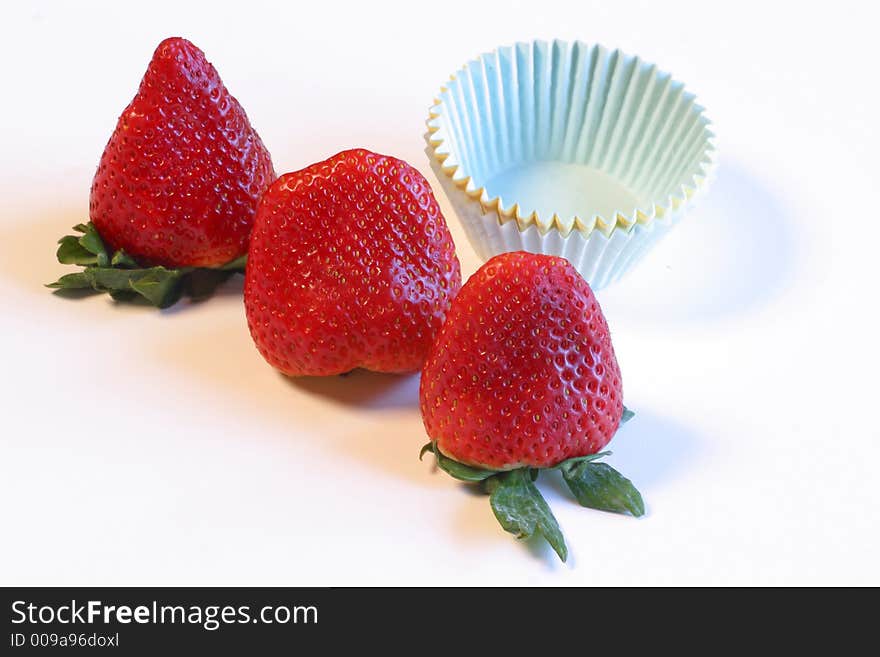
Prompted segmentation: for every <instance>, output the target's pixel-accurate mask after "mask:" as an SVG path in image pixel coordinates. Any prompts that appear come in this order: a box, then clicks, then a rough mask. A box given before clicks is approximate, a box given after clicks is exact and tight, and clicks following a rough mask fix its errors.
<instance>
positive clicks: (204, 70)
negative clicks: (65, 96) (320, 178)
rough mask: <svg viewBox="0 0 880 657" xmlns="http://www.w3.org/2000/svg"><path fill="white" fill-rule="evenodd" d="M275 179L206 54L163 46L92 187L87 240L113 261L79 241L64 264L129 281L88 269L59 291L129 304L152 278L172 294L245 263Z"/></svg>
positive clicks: (182, 45)
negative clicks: (195, 276)
mask: <svg viewBox="0 0 880 657" xmlns="http://www.w3.org/2000/svg"><path fill="white" fill-rule="evenodd" d="M274 178H275V172H274V170H273V168H272V160H271V158H270V157H269V153H268V151H267V150H266V148H265V146H263V142H262V141H261V140H260V137H259V135H257V133H256V132H255V131H254V129H253V128H252V127H251V125H250V122H249V121H248V117H247V115H246V114H245V112H244V110H243V109H242V107H241V105H239V103H238V101H237V100H235V98H233V97H232V96H231V95H230V94H229V92H228V91H227V89H226V87H225V86H224V85H223V82H222V81H221V80H220V76H219V75H218V74H217V71H216V70H215V69H214V67H213V66H212V65H211V64H210V63H208V61H207V60H206V59H205V55H204V53H203V52H202V51H201V50H199V49H198V48H196V46H194V45H193V44H192V43H190V42H189V41H187V40H186V39H182V38H170V39H165V40H164V41H163V42H162V43H160V44H159V47H158V48H156V51H155V53H154V54H153V59H152V61H151V62H150V65H149V67H148V68H147V72H146V73H145V74H144V77H143V80H142V81H141V84H140V88H139V90H138V92H137V95H135V97H134V99H133V100H132V101H131V103H129V105H128V107H126V108H125V110H124V111H123V112H122V115H121V116H120V117H119V121H118V122H117V124H116V129H115V130H114V132H113V134H112V135H111V137H110V141H109V142H108V143H107V146H106V147H105V149H104V154H103V155H102V156H101V161H100V164H99V165H98V171H97V173H96V174H95V178H94V181H93V182H92V189H91V198H90V201H89V214H90V217H91V224H90V225H88V226H83V229H84V230H80V232H84V233H85V234H90V233H92V232H94V233H96V234H97V237H98V238H99V239H100V241H101V242H102V244H103V246H104V251H105V252H106V254H107V255H108V257H109V261H106V260H108V258H102V257H101V253H100V252H99V251H96V249H92V250H89V248H88V247H87V246H86V245H83V244H80V246H81V247H83V248H81V249H77V247H76V245H75V244H74V241H76V242H79V240H80V239H81V238H79V237H77V236H68V237H67V238H63V240H64V239H66V240H67V244H68V248H67V251H66V252H65V253H62V250H61V249H59V260H61V261H62V262H68V263H73V264H85V265H90V266H92V267H97V268H98V269H108V268H109V269H117V270H122V273H120V272H119V271H117V272H109V273H108V272H102V271H94V270H93V269H87V270H86V271H85V272H82V274H81V275H79V276H77V275H73V276H72V278H67V279H66V282H67V285H64V284H61V285H58V284H56V287H93V288H94V289H97V290H107V291H113V292H116V293H117V296H119V295H122V296H125V294H126V293H129V294H136V293H140V290H139V289H138V284H139V283H142V282H143V281H142V279H143V278H144V277H145V276H147V277H148V279H147V280H148V282H149V281H158V284H160V285H161V286H164V287H169V288H174V287H175V286H177V284H178V283H180V282H181V281H182V280H183V279H184V277H185V276H186V275H187V274H189V273H191V270H193V269H195V268H217V267H221V266H223V265H226V264H227V263H229V262H230V261H233V260H235V259H236V258H239V257H241V256H243V255H244V254H245V253H246V251H247V243H248V236H249V234H250V230H251V226H252V223H253V216H254V213H255V211H256V207H257V203H258V201H259V198H260V195H261V194H262V193H263V191H264V190H265V189H266V187H268V186H269V184H270V183H271V182H272V181H273V180H274ZM92 228H93V229H94V230H92ZM78 230H79V227H78ZM62 243H63V242H62ZM114 252H116V253H119V254H120V255H119V256H117V257H116V261H117V262H116V263H113V262H112V260H113V255H115V253H114ZM62 256H64V257H65V259H62ZM80 261H82V262H80ZM105 261H106V262H105ZM184 268H186V269H188V270H187V271H183V272H181V271H180V270H181V269H184ZM236 268H238V269H240V266H236ZM131 270H135V271H134V273H132V271H131ZM64 281H65V279H61V280H60V281H59V283H63V282H64ZM140 287H144V285H140ZM176 291H178V292H179V290H176ZM142 296H145V295H142ZM162 300H164V301H167V300H168V299H160V301H162Z"/></svg>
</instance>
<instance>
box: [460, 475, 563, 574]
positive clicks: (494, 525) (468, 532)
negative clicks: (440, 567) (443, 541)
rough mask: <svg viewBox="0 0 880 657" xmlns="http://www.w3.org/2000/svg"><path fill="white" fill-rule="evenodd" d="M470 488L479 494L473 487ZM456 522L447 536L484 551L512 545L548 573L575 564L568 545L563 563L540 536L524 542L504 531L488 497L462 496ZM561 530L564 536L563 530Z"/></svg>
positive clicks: (478, 495) (481, 495)
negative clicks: (501, 545)
mask: <svg viewBox="0 0 880 657" xmlns="http://www.w3.org/2000/svg"><path fill="white" fill-rule="evenodd" d="M473 488H474V489H475V490H477V491H478V490H479V489H478V488H477V487H476V486H475V487H473ZM468 492H473V491H468ZM455 522H456V526H455V527H453V528H451V529H450V530H449V533H450V535H451V536H454V537H456V539H457V540H460V541H467V542H469V543H480V544H483V545H486V546H487V547H488V546H490V545H492V544H497V543H498V542H500V541H506V542H514V543H516V547H519V548H520V549H521V550H523V552H526V553H528V555H529V556H530V557H532V559H534V560H535V561H536V562H538V563H539V564H540V565H541V567H543V568H544V569H546V570H547V571H549V572H556V571H560V570H564V569H570V568H572V567H573V566H574V564H575V561H574V556H573V555H572V546H571V544H568V561H567V562H565V563H563V562H562V561H560V559H559V556H558V555H557V554H556V552H554V551H553V548H552V547H550V544H549V543H548V542H547V540H546V539H545V538H544V537H543V536H540V535H535V536H532V537H531V538H527V539H517V538H516V537H515V536H514V535H513V534H510V533H508V532H506V531H504V529H502V528H501V525H499V524H498V520H497V519H496V518H495V515H494V514H493V513H492V507H491V506H490V505H489V496H488V495H483V494H474V495H466V496H463V497H462V503H461V512H460V513H459V514H457V516H456V521H455ZM562 530H563V532H565V528H564V527H563V528H562Z"/></svg>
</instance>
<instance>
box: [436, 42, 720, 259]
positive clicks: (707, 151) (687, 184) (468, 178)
mask: <svg viewBox="0 0 880 657" xmlns="http://www.w3.org/2000/svg"><path fill="white" fill-rule="evenodd" d="M574 43H575V44H577V45H579V46H580V47H581V48H582V49H588V50H589V49H591V48H598V49H600V50H606V49H604V48H603V47H602V46H601V45H595V46H588V45H586V44H583V43H581V42H574ZM558 44H564V45H567V44H566V42H560V41H555V42H552V43H551V44H548V43H547V42H544V41H535V42H532V43H523V42H519V43H516V44H514V45H513V46H509V47H508V49H509V50H511V51H514V52H515V49H516V48H518V47H526V48H537V47H545V48H546V47H548V45H549V47H551V48H552V47H553V46H554V45H558ZM502 50H505V48H504V47H502V48H496V49H495V50H493V51H490V52H487V53H485V54H483V55H481V56H479V57H477V58H474V59H472V60H470V61H469V62H468V63H466V64H465V65H464V66H463V67H462V68H460V69H459V70H458V71H457V72H456V73H455V74H453V75H451V76H450V82H455V81H456V79H457V78H458V77H459V76H460V75H462V74H467V72H468V70H469V68H470V67H471V66H479V65H480V64H481V62H482V61H483V60H485V59H486V58H489V57H493V56H497V55H498V53H499V52H500V51H502ZM609 56H611V57H627V55H626V54H625V53H623V52H622V51H620V50H614V51H611V52H610V55H609ZM635 62H636V63H638V62H641V63H642V64H644V65H647V63H646V62H642V60H640V59H639V58H637V57H636V58H635ZM651 68H652V70H653V71H654V75H655V77H658V78H662V77H666V78H667V79H668V81H669V84H671V85H678V86H680V87H681V88H682V98H683V99H684V101H685V102H690V101H692V100H693V99H694V96H693V94H690V93H688V92H686V91H684V85H682V84H681V83H680V82H677V81H676V80H674V79H673V78H672V76H671V75H669V74H668V73H665V72H663V71H661V70H659V69H657V68H656V67H655V66H652V67H651ZM448 91H449V86H446V85H444V86H443V87H441V89H440V93H439V94H438V96H437V97H436V98H435V99H434V103H433V105H432V106H431V108H430V109H429V113H428V119H427V122H426V124H427V129H428V133H427V135H426V139H427V142H428V145H429V148H428V152H429V157H430V158H431V159H432V165H435V166H434V167H433V168H435V171H438V172H439V173H438V176H442V177H444V178H446V180H447V181H448V182H451V183H452V184H453V185H454V186H455V187H456V188H457V189H458V190H460V191H461V192H463V193H464V194H465V196H466V198H467V199H468V200H469V201H470V202H472V203H475V204H479V206H480V212H481V214H482V215H494V216H495V218H496V219H497V221H498V223H499V224H500V225H502V226H503V225H505V224H508V223H511V222H513V223H515V225H516V227H517V228H518V230H519V231H520V232H524V231H526V230H527V229H529V228H534V229H536V230H537V231H538V232H539V233H540V234H541V235H542V236H545V235H547V234H548V233H550V232H556V233H559V234H561V236H562V237H568V236H569V234H570V233H571V232H572V231H577V233H579V234H580V235H581V236H582V237H584V238H588V237H590V235H591V234H592V233H593V232H594V231H598V232H600V233H601V234H602V235H604V236H605V237H606V238H610V237H612V235H613V234H614V233H615V232H620V231H622V232H625V233H629V232H631V231H632V230H633V228H634V227H635V226H644V227H647V226H649V225H651V224H652V223H654V222H655V221H657V220H659V221H660V222H661V223H673V222H672V221H671V220H672V219H673V215H679V214H680V212H681V210H683V206H685V205H686V204H688V203H689V202H690V201H691V199H693V198H694V197H695V196H697V195H698V194H699V193H700V192H701V191H702V190H703V189H705V188H706V187H707V186H708V183H709V182H710V180H711V178H712V176H713V174H714V171H715V168H716V167H717V141H716V137H715V135H714V133H712V132H711V131H709V130H708V126H709V125H711V121H709V119H708V118H707V117H706V116H705V112H704V108H703V107H702V106H700V105H697V104H696V103H693V104H692V105H691V106H690V113H691V114H692V115H694V116H696V118H697V121H698V124H699V125H700V126H702V127H703V129H704V130H703V133H702V135H701V136H702V140H703V143H704V146H703V149H702V151H701V152H700V153H699V160H698V161H697V163H696V165H697V169H698V170H697V172H695V173H693V174H691V175H690V176H688V177H687V178H686V179H684V180H682V181H681V182H680V183H678V184H677V185H676V188H675V190H674V191H673V192H672V193H670V194H668V195H666V196H665V197H664V198H663V199H661V200H658V201H653V202H651V203H650V204H648V205H646V206H645V207H640V208H635V209H634V210H633V211H632V212H631V213H624V212H621V211H617V212H615V214H614V216H613V217H612V218H606V217H603V216H602V215H601V214H598V213H596V214H593V215H592V216H591V217H590V218H589V219H587V220H584V219H582V218H581V217H579V216H577V215H575V217H574V219H573V221H572V220H570V219H567V220H566V219H563V218H561V217H560V216H559V215H558V214H557V213H554V214H553V215H552V216H551V217H550V218H549V219H547V218H546V217H542V216H541V215H540V213H539V212H538V211H537V210H534V211H532V212H531V213H529V214H525V213H524V210H523V209H522V207H521V206H520V204H519V203H518V202H516V201H514V202H513V204H512V205H509V206H507V207H505V205H504V201H503V200H502V198H501V196H494V197H490V195H489V193H488V191H487V190H486V187H485V185H479V186H478V185H477V183H476V181H475V180H474V178H473V176H472V174H470V173H469V172H468V171H467V170H466V169H465V166H464V165H463V164H462V163H461V162H460V161H458V160H457V158H455V157H453V152H452V149H451V148H450V147H449V145H448V144H447V143H446V140H445V139H442V138H438V137H437V133H438V132H439V131H440V130H441V125H440V123H439V121H440V120H441V119H442V118H443V116H444V112H443V111H442V109H443V106H444V100H443V99H442V96H443V94H444V93H447V92H448ZM450 159H452V160H453V162H452V163H451V164H449V163H448V161H449V160H450ZM650 241H651V242H653V241H654V240H650ZM640 250H641V249H640ZM627 260H629V259H627Z"/></svg>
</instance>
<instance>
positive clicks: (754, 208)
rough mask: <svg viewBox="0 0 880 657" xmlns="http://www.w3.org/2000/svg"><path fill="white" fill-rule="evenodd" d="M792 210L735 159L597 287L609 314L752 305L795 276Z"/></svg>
mask: <svg viewBox="0 0 880 657" xmlns="http://www.w3.org/2000/svg"><path fill="white" fill-rule="evenodd" d="M798 239H799V236H798V231H797V227H796V225H795V223H794V211H793V210H792V209H791V208H790V207H788V205H787V204H786V202H785V200H784V199H783V198H780V197H779V196H778V194H776V193H775V192H774V191H772V186H771V185H769V184H768V183H767V182H764V181H762V180H760V179H759V178H757V177H756V176H755V175H754V174H753V173H751V172H750V171H749V170H748V168H747V167H746V166H744V165H743V164H740V163H738V162H736V161H730V160H723V161H722V162H721V164H720V166H719V168H718V172H717V177H716V179H715V181H714V182H713V183H712V185H711V187H710V188H709V190H708V193H707V195H706V196H705V197H703V198H702V199H701V200H700V201H699V203H698V205H697V206H696V207H695V209H694V210H693V211H692V213H691V214H690V215H689V216H687V217H685V218H684V220H683V221H682V222H681V224H680V225H678V226H676V227H675V228H674V229H673V230H672V231H670V233H669V235H668V236H666V237H665V238H664V239H663V240H662V241H661V242H660V243H659V244H658V245H657V246H656V248H655V249H654V251H653V252H651V253H650V254H648V255H647V256H646V257H645V260H644V261H643V262H642V263H640V265H638V266H637V267H636V268H635V269H634V270H633V271H631V272H629V273H628V274H626V275H625V276H624V278H623V279H622V280H621V281H619V282H618V283H616V284H614V285H612V286H611V287H609V288H608V289H607V290H603V291H602V292H601V295H600V296H601V297H602V299H603V305H605V303H606V301H605V300H606V299H607V304H608V308H607V310H608V312H612V310H613V316H614V318H615V321H629V323H630V324H632V325H636V326H639V325H644V326H651V325H654V326H656V325H658V324H662V325H669V324H674V325H681V324H688V325H693V324H695V323H714V322H718V321H723V320H726V319H730V318H735V317H738V316H742V315H745V314H749V313H754V312H757V311H760V310H761V309H762V308H764V307H766V306H768V305H770V304H772V303H773V301H774V300H776V299H777V298H778V297H779V296H780V295H781V294H782V293H783V292H785V291H786V289H787V288H788V287H789V286H790V285H792V284H793V282H794V281H795V280H796V275H795V273H796V270H797V267H798V266H799V265H798V260H799V256H798V248H799V247H798Z"/></svg>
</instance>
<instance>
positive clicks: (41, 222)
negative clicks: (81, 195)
mask: <svg viewBox="0 0 880 657" xmlns="http://www.w3.org/2000/svg"><path fill="white" fill-rule="evenodd" d="M85 217H86V218H85V219H84V213H83V211H82V209H77V208H73V207H63V208H59V209H57V210H51V211H49V210H43V211H41V212H35V213H34V216H31V217H25V218H23V219H22V221H20V222H18V223H11V224H7V225H4V227H3V232H4V236H5V238H6V241H7V243H8V244H12V245H15V246H14V248H9V249H6V250H5V251H4V253H3V257H2V258H0V275H2V276H3V278H4V279H7V280H10V281H12V282H13V283H16V284H17V285H19V286H21V287H25V288H28V289H30V290H31V291H32V292H38V293H39V294H41V295H47V296H48V294H49V289H47V288H46V287H45V285H46V284H47V283H51V282H52V281H54V280H57V279H58V277H59V276H62V275H63V274H70V273H73V272H75V271H78V268H77V267H73V266H68V265H62V264H60V263H59V262H58V261H57V260H56V258H55V251H56V250H57V249H58V240H59V239H60V238H61V237H62V236H63V235H70V234H71V233H72V232H73V231H72V228H71V227H72V226H75V225H76V224H78V223H81V222H83V221H85V220H86V219H87V217H88V213H87V212H86V213H85ZM56 296H60V297H63V298H78V297H76V296H75V295H70V296H67V295H64V294H57V293H56Z"/></svg>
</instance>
